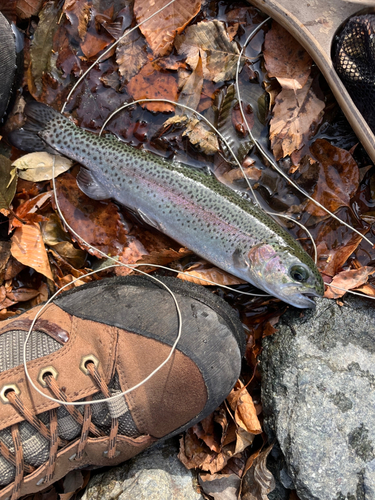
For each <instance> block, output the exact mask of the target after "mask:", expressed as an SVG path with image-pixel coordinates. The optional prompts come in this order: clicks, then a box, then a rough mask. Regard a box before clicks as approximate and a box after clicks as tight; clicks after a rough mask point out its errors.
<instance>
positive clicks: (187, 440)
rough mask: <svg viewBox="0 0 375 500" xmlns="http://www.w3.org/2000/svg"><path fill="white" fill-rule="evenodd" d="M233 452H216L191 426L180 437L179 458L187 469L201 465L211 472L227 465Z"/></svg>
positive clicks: (203, 468)
mask: <svg viewBox="0 0 375 500" xmlns="http://www.w3.org/2000/svg"><path fill="white" fill-rule="evenodd" d="M231 456H232V454H229V453H228V454H226V453H225V452H223V453H216V452H214V451H211V450H210V449H209V448H208V446H207V445H206V444H205V443H204V442H203V441H202V440H200V439H199V438H198V437H197V436H196V435H195V434H194V432H193V431H192V429H191V428H190V429H189V430H188V431H187V432H186V433H185V435H183V436H182V437H181V439H180V451H179V454H178V458H179V460H180V461H181V462H182V463H183V464H184V465H185V467H186V468H187V469H195V468H197V467H199V468H200V469H202V470H204V471H208V472H210V473H211V474H214V473H215V472H218V471H220V470H221V469H223V467H225V465H226V464H227V462H228V460H229V458H230V457H231Z"/></svg>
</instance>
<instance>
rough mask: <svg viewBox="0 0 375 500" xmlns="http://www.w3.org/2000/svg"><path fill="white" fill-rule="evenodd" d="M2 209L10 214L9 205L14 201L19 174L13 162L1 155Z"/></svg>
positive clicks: (0, 190)
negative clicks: (13, 166)
mask: <svg viewBox="0 0 375 500" xmlns="http://www.w3.org/2000/svg"><path fill="white" fill-rule="evenodd" d="M0 179H1V182H0V211H1V213H3V214H4V215H8V214H9V210H8V208H9V205H10V204H11V203H12V200H13V198H14V195H15V193H16V187H17V174H16V172H15V169H14V168H12V162H11V161H10V160H9V159H8V158H6V157H5V156H3V155H0Z"/></svg>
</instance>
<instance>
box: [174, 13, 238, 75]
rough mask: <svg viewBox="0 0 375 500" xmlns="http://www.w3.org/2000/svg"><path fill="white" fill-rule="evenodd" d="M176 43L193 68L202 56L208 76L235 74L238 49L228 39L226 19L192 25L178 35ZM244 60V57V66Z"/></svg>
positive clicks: (205, 73)
mask: <svg viewBox="0 0 375 500" xmlns="http://www.w3.org/2000/svg"><path fill="white" fill-rule="evenodd" d="M175 47H176V49H177V52H178V53H179V54H182V55H184V56H186V62H187V63H188V64H189V66H190V67H191V68H192V69H193V70H194V69H195V68H196V67H197V64H198V61H199V58H200V57H201V58H202V66H203V75H204V78H205V79H207V80H213V81H214V82H223V81H226V80H231V79H232V78H234V77H235V74H236V67H237V60H238V55H239V50H238V47H237V44H236V43H235V42H231V41H230V40H229V37H228V34H227V32H226V31H225V27H224V23H222V22H220V21H217V20H215V21H207V22H204V21H202V22H200V23H198V24H195V25H193V26H189V27H188V28H187V29H186V30H185V33H184V34H182V35H179V36H178V37H176V41H175ZM242 64H243V61H241V65H240V67H241V66H242Z"/></svg>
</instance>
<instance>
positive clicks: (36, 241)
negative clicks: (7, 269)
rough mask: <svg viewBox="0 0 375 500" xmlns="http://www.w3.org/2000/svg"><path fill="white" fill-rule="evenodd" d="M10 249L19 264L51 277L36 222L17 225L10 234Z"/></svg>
mask: <svg viewBox="0 0 375 500" xmlns="http://www.w3.org/2000/svg"><path fill="white" fill-rule="evenodd" d="M10 251H11V253H12V255H13V257H14V258H15V259H17V260H18V261H19V262H21V264H24V265H25V266H28V267H31V268H32V269H35V271H37V272H38V273H41V274H44V276H46V277H47V278H49V279H51V280H52V279H53V276H52V272H51V268H50V265H49V261H48V256H47V252H46V249H45V246H44V243H43V238H42V233H41V231H40V227H39V225H38V224H32V225H31V224H24V225H22V227H17V228H16V230H15V231H14V234H13V236H12V246H11V249H10Z"/></svg>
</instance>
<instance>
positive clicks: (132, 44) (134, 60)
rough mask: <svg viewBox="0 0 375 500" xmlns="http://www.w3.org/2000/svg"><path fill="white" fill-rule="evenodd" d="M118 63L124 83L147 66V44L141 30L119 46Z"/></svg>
mask: <svg viewBox="0 0 375 500" xmlns="http://www.w3.org/2000/svg"><path fill="white" fill-rule="evenodd" d="M116 62H117V64H118V66H119V67H118V71H119V73H120V75H121V76H122V79H123V81H124V82H128V81H129V80H130V79H131V78H133V76H135V75H136V74H137V73H138V72H139V70H140V69H141V68H142V67H143V66H144V65H145V64H146V62H147V52H146V44H145V40H144V38H143V37H142V35H141V33H140V31H139V30H135V31H131V32H130V33H129V34H128V35H127V36H125V38H124V39H123V40H121V42H120V43H119V44H118V45H117V47H116Z"/></svg>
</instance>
